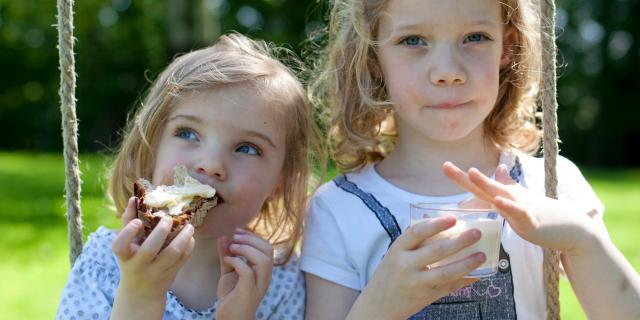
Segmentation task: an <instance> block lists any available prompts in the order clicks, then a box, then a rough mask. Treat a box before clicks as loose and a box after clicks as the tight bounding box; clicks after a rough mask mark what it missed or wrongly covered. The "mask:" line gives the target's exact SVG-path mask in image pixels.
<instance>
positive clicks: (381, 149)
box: [309, 0, 541, 172]
mask: <svg viewBox="0 0 640 320" xmlns="http://www.w3.org/2000/svg"><path fill="white" fill-rule="evenodd" d="M387 2H388V1H387V0H377V1H371V0H367V1H363V0H335V1H334V3H333V7H332V9H331V12H330V16H329V25H328V28H327V29H326V30H324V35H325V36H326V37H327V38H326V41H327V45H326V46H325V48H324V49H323V51H322V52H320V53H319V54H318V57H317V60H316V66H315V71H314V72H315V75H316V76H315V81H313V82H312V83H311V84H310V86H309V96H310V99H311V101H312V103H313V104H314V106H316V107H317V108H325V109H326V108H330V109H331V116H330V117H331V120H330V122H331V123H330V138H331V140H332V141H331V144H332V148H333V150H332V152H333V156H334V159H335V161H336V164H337V166H338V167H339V168H340V169H341V170H342V171H346V172H349V171H354V170H358V169H360V168H362V167H363V166H365V165H367V164H369V163H372V162H377V161H380V160H382V159H383V158H384V157H386V156H387V155H388V154H389V152H391V151H392V150H393V148H394V146H395V141H396V139H397V131H396V128H395V121H394V117H395V112H394V111H393V108H392V104H391V102H390V101H389V96H388V93H387V90H386V87H385V82H384V78H383V74H382V70H381V67H380V64H379V61H378V58H377V55H376V40H377V39H375V35H376V34H377V31H378V25H379V22H380V17H381V15H382V14H383V13H384V9H385V6H386V4H387ZM500 4H501V7H502V16H503V20H504V24H505V27H506V28H509V29H508V30H512V31H513V43H512V44H511V45H510V46H509V47H507V48H506V49H507V50H508V54H509V55H510V63H509V65H508V66H505V67H503V68H501V70H500V78H499V81H500V84H499V91H498V97H497V100H496V104H495V106H494V108H493V110H492V111H491V112H490V114H489V115H488V116H487V118H486V119H485V120H484V124H483V126H484V132H485V134H486V136H487V137H488V138H489V139H490V140H491V141H492V142H493V143H495V144H496V145H497V146H499V147H500V148H502V149H510V148H515V149H518V150H521V151H523V152H526V153H534V152H536V151H537V150H538V149H539V148H540V137H541V129H540V125H539V123H540V120H539V118H538V106H537V103H536V95H537V92H538V85H539V81H540V65H541V61H540V57H541V51H540V50H541V48H540V28H539V19H538V15H537V10H535V8H534V7H533V4H532V3H531V2H530V1H525V0H502V1H500Z"/></svg>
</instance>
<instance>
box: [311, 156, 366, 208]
mask: <svg viewBox="0 0 640 320" xmlns="http://www.w3.org/2000/svg"><path fill="white" fill-rule="evenodd" d="M373 173H374V169H373V165H368V166H366V167H364V168H362V169H360V170H358V171H354V172H350V173H346V174H343V173H339V174H338V175H337V176H336V177H335V178H333V179H331V180H330V181H327V182H325V183H324V184H323V185H321V186H320V187H319V188H318V189H317V190H316V191H315V192H314V194H313V196H312V197H311V200H312V201H316V202H324V203H335V202H336V200H348V199H353V198H354V197H353V195H352V193H354V190H355V189H357V188H362V189H370V187H372V186H373V185H375V183H376V182H375V176H374V174H373Z"/></svg>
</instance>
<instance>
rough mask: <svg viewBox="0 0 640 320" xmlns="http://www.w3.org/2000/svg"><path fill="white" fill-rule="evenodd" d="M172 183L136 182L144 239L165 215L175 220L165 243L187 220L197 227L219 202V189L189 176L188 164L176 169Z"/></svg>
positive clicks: (169, 240) (136, 194)
mask: <svg viewBox="0 0 640 320" xmlns="http://www.w3.org/2000/svg"><path fill="white" fill-rule="evenodd" d="M173 180H174V181H173V183H174V184H173V185H169V186H166V185H160V186H154V185H153V184H151V182H149V181H148V180H146V179H143V178H140V179H138V180H136V181H135V182H134V185H133V192H134V194H135V196H136V197H137V198H138V204H137V211H138V218H139V219H140V220H142V222H143V224H144V229H143V231H142V234H141V235H140V236H141V241H144V239H146V238H147V236H149V234H150V233H151V231H152V230H153V228H155V226H156V225H157V224H158V222H160V220H161V219H162V217H170V218H171V220H172V221H173V225H172V227H171V232H170V233H169V235H168V236H167V239H166V241H165V243H164V246H166V245H167V244H169V242H171V240H173V238H175V236H176V235H178V233H180V230H182V228H184V226H185V225H187V223H191V224H192V225H193V226H194V227H197V226H199V225H201V224H202V222H203V221H204V218H205V217H206V215H207V212H208V211H209V210H210V209H211V208H213V207H215V206H216V205H217V204H218V196H217V195H216V189H214V188H212V187H211V186H209V185H206V184H202V183H200V182H199V181H198V180H196V179H194V178H193V177H191V176H189V174H188V173H187V168H186V167H185V166H178V167H176V168H175V169H174V177H173Z"/></svg>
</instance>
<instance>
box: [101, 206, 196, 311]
mask: <svg viewBox="0 0 640 320" xmlns="http://www.w3.org/2000/svg"><path fill="white" fill-rule="evenodd" d="M137 200H138V199H137V198H135V197H131V198H130V199H129V203H128V205H127V208H126V209H125V212H124V213H123V215H122V223H123V225H124V227H123V228H122V229H121V230H120V232H119V233H118V235H117V236H116V238H115V240H114V241H113V243H112V250H113V253H114V254H115V255H116V256H117V257H118V261H119V265H120V284H119V286H118V291H117V294H116V301H115V302H114V313H116V312H115V311H116V310H123V311H124V310H127V311H126V312H125V313H120V314H121V315H127V314H128V316H127V317H128V318H137V317H131V313H130V312H134V313H139V314H142V315H144V318H154V317H151V316H150V314H154V313H157V312H158V311H160V313H159V316H160V317H162V313H163V312H164V304H165V300H166V293H167V291H168V290H169V288H170V287H171V284H172V283H173V281H174V279H175V277H176V275H177V273H178V270H180V268H181V267H182V265H184V263H185V262H186V261H187V259H188V258H189V256H190V255H191V251H192V250H193V246H194V244H195V240H194V239H193V231H194V230H193V226H191V225H190V224H189V225H187V226H185V227H184V228H183V229H182V230H181V231H180V233H179V234H178V235H177V236H176V237H175V238H174V239H173V241H171V243H169V245H168V246H167V247H166V248H164V249H161V248H162V245H163V244H164V241H165V239H166V238H167V236H168V235H169V232H170V231H171V221H170V219H168V218H165V219H163V220H162V221H160V222H159V223H158V225H157V226H156V227H155V228H154V229H153V231H152V232H151V234H149V236H148V237H147V239H146V240H145V241H144V242H143V243H142V244H140V243H139V239H138V237H137V235H138V234H139V232H140V230H141V229H142V221H140V220H139V219H136V218H135V216H136V201H137ZM116 307H118V308H116ZM141 309H150V310H148V311H143V310H141ZM145 312H147V313H145ZM112 318H113V315H112Z"/></svg>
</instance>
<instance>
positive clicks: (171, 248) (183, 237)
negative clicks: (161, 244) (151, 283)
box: [156, 224, 193, 269]
mask: <svg viewBox="0 0 640 320" xmlns="http://www.w3.org/2000/svg"><path fill="white" fill-rule="evenodd" d="M192 237H193V226H192V225H191V224H187V225H185V226H184V227H183V228H182V230H180V232H179V233H178V235H176V237H175V238H173V240H171V242H170V243H169V245H167V247H165V248H164V249H162V251H160V253H159V254H158V257H157V258H156V263H157V265H158V267H159V268H161V269H169V268H171V267H172V266H174V265H175V264H176V263H177V262H178V260H180V259H181V258H182V256H183V255H184V252H185V251H186V250H187V246H188V245H189V242H190V240H191V238H192Z"/></svg>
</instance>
